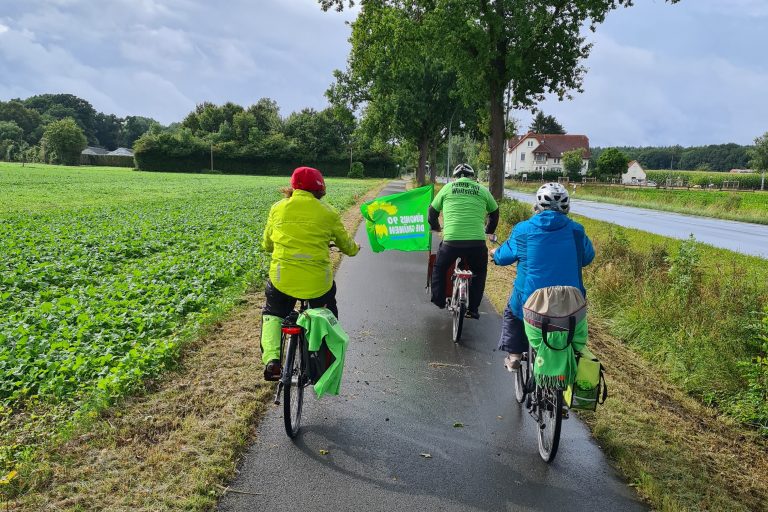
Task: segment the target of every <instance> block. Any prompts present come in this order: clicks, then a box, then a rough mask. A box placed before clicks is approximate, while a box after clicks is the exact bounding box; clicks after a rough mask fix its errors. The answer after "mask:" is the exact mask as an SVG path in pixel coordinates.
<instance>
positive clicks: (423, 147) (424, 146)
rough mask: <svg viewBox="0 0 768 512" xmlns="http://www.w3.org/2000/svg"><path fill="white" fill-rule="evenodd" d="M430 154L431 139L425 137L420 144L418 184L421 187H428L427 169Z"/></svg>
mask: <svg viewBox="0 0 768 512" xmlns="http://www.w3.org/2000/svg"><path fill="white" fill-rule="evenodd" d="M428 153H429V138H428V137H424V138H423V139H421V142H419V168H418V169H416V184H417V185H418V186H420V187H422V186H424V185H426V182H425V175H426V170H425V167H426V165H427V156H428Z"/></svg>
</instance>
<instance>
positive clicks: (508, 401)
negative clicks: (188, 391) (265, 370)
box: [219, 182, 646, 512]
mask: <svg viewBox="0 0 768 512" xmlns="http://www.w3.org/2000/svg"><path fill="white" fill-rule="evenodd" d="M402 189H403V183H402V182H396V183H393V184H391V185H389V187H388V188H387V189H386V190H385V191H384V192H383V193H384V194H388V193H393V192H397V191H401V190H402ZM357 240H358V241H359V242H360V243H361V244H363V247H364V248H363V250H362V251H361V253H360V254H359V255H358V256H357V257H355V258H346V259H345V260H344V262H343V263H342V265H341V268H340V270H339V272H338V274H337V276H336V282H337V285H338V289H339V310H340V316H341V323H342V324H343V325H344V327H345V329H346V330H347V332H348V333H349V334H350V337H351V341H350V346H349V351H348V355H347V361H346V367H345V374H344V380H343V384H342V390H341V392H342V394H341V396H339V397H324V398H323V399H322V400H319V401H318V400H316V399H315V397H314V394H313V392H311V391H310V390H308V392H307V394H306V395H305V405H304V411H303V418H302V431H301V433H300V434H299V437H298V438H297V439H296V440H295V441H291V440H290V439H288V437H287V436H286V435H285V432H284V429H283V419H282V408H277V407H274V408H271V409H270V410H269V412H268V413H267V414H266V415H265V417H264V418H263V420H262V422H261V424H260V426H259V427H258V436H257V441H256V443H255V444H254V445H253V446H252V447H251V448H250V449H249V450H248V452H247V454H246V455H245V458H244V460H243V461H242V464H241V467H240V472H239V476H238V477H237V478H236V480H235V481H234V482H231V484H230V487H231V489H233V490H235V491H241V493H237V492H228V493H226V495H225V496H224V498H223V499H222V500H221V502H220V504H219V510H221V511H222V512H231V511H256V510H336V511H379V510H380V511H387V512H391V511H398V510H408V511H421V510H441V511H443V510H446V511H459V510H478V511H479V510H487V511H491V510H492V511H496V510H510V511H513V510H515V511H516V510H520V511H534V510H540V511H550V510H560V511H566V510H567V511H579V510H589V511H603V510H606V511H625V510H626V511H629V510H631V511H636V510H638V511H639V510H646V507H644V506H643V505H642V504H640V503H638V502H637V501H636V498H635V496H634V493H633V491H632V490H631V489H630V488H629V487H627V486H626V485H625V484H624V483H623V482H622V481H621V480H620V479H619V478H618V477H617V476H616V474H615V472H614V471H613V470H612V469H611V467H610V466H609V465H608V463H607V462H606V459H605V457H604V456H603V454H602V453H601V452H600V450H599V448H598V447H597V445H596V444H595V442H594V441H593V440H592V439H591V438H590V436H589V432H588V430H587V429H586V427H585V426H584V425H583V424H582V423H580V422H579V421H578V420H577V419H576V418H575V417H573V416H572V417H571V419H569V420H567V421H565V422H564V423H563V435H562V438H561V446H560V451H559V453H558V455H557V458H556V460H555V461H554V462H553V463H552V464H550V465H547V464H546V463H544V462H543V461H542V460H541V459H540V458H539V455H538V451H537V447H536V437H535V423H534V422H533V419H531V418H530V417H529V416H528V415H527V413H526V412H525V410H524V409H523V408H521V407H520V406H519V405H518V404H517V402H515V399H514V392H513V387H512V386H513V382H512V374H510V373H507V372H506V370H504V368H503V366H502V364H501V360H502V355H501V354H500V353H498V352H495V351H494V348H495V345H496V342H497V340H498V337H499V331H500V322H501V320H500V317H499V315H498V314H497V313H495V312H494V310H493V308H492V307H491V306H490V304H488V303H487V302H486V301H483V304H482V306H481V308H480V310H481V313H482V317H481V320H480V321H473V320H467V322H466V325H465V331H464V334H463V336H462V338H463V339H462V343H461V344H460V345H454V344H453V343H452V342H451V335H450V317H449V315H448V314H447V312H445V311H441V310H438V309H437V308H435V307H434V306H432V305H431V304H430V303H429V301H428V299H427V296H426V294H425V292H424V282H425V279H426V254H425V253H401V252H384V253H381V254H372V253H371V251H370V249H369V248H368V242H367V240H365V232H364V228H363V227H362V226H361V228H360V229H359V230H358V232H357ZM455 423H461V424H463V427H461V428H456V427H454V424H455ZM321 450H327V451H328V453H327V454H325V455H322V454H321V452H320V451H321ZM421 454H430V455H431V458H425V457H423V456H422V455H421ZM245 493H251V494H245ZM254 493H260V494H258V495H257V494H254Z"/></svg>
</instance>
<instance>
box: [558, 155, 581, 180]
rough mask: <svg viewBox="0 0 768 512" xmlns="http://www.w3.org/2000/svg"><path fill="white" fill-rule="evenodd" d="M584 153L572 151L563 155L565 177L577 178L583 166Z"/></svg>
mask: <svg viewBox="0 0 768 512" xmlns="http://www.w3.org/2000/svg"><path fill="white" fill-rule="evenodd" d="M583 160H584V153H583V152H582V150H581V149H572V150H571V151H566V152H565V153H563V156H562V162H563V172H564V174H565V175H567V176H570V177H573V178H578V177H579V175H581V169H582V166H583V165H584V162H583Z"/></svg>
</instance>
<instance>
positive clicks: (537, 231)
mask: <svg viewBox="0 0 768 512" xmlns="http://www.w3.org/2000/svg"><path fill="white" fill-rule="evenodd" d="M569 210H570V200H569V198H568V191H567V190H566V189H565V187H563V186H562V185H561V184H559V183H546V184H544V185H542V186H541V187H540V188H539V190H538V191H537V192H536V202H535V204H534V211H535V212H536V214H535V215H534V216H533V217H531V218H530V219H528V220H527V221H525V222H520V223H518V224H517V225H516V226H515V228H514V229H513V230H512V234H511V235H510V236H509V239H508V240H507V241H506V242H504V243H503V244H502V245H501V246H500V247H499V248H498V249H495V250H493V251H492V252H491V255H492V256H493V262H494V263H496V264H497V265H511V264H513V263H517V277H516V278H515V285H514V288H513V289H512V295H511V296H510V298H509V303H508V304H507V307H506V308H505V309H504V319H503V322H504V323H503V325H502V328H501V340H500V341H499V350H504V351H506V352H508V355H507V356H506V358H505V359H504V366H506V368H507V370H509V371H515V370H517V369H518V368H520V359H521V357H522V353H523V352H524V351H526V350H527V349H528V339H527V338H526V336H525V327H524V324H523V304H524V303H525V301H526V300H527V299H528V297H529V296H530V295H531V294H532V293H533V292H534V291H536V290H537V289H539V288H545V287H547V286H574V287H576V288H578V289H579V290H581V293H583V294H584V296H585V297H586V293H587V291H586V289H585V288H584V283H583V281H582V276H581V269H582V267H585V266H587V265H589V264H590V263H591V262H592V260H593V259H594V258H595V250H594V248H593V247H592V242H591V241H590V240H589V237H588V236H587V234H586V233H585V232H584V226H582V225H581V224H579V223H578V222H575V221H573V220H571V219H569V218H568V211H569Z"/></svg>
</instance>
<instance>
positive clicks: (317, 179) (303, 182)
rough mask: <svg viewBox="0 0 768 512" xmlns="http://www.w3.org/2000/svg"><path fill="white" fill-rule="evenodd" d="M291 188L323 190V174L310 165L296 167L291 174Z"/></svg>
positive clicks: (308, 190) (311, 190)
mask: <svg viewBox="0 0 768 512" xmlns="http://www.w3.org/2000/svg"><path fill="white" fill-rule="evenodd" d="M291 188H293V189H294V190H306V191H307V192H324V191H325V181H324V180H323V175H322V174H321V173H320V171H318V170H317V169H313V168H312V167H298V168H296V170H295V171H293V175H292V176H291Z"/></svg>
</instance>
